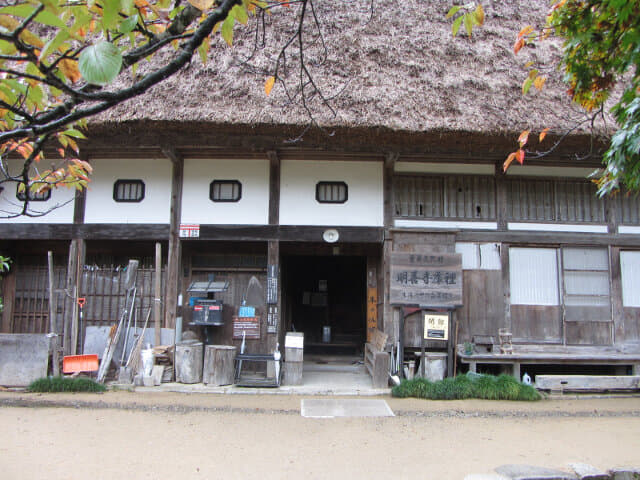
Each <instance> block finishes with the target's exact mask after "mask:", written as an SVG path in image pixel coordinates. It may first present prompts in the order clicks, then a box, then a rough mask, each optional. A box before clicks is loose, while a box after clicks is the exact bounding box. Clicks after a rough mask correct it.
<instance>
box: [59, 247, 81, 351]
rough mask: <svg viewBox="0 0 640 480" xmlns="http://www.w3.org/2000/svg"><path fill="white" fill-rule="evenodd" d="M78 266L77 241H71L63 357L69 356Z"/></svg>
mask: <svg viewBox="0 0 640 480" xmlns="http://www.w3.org/2000/svg"><path fill="white" fill-rule="evenodd" d="M77 264H78V240H71V243H70V244H69V257H68V261H67V278H66V282H65V290H66V293H65V297H64V322H63V327H62V347H63V350H64V354H65V355H71V339H72V335H71V324H72V317H73V312H74V308H75V307H74V305H75V304H76V296H75V287H76V272H77Z"/></svg>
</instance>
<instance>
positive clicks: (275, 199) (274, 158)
mask: <svg viewBox="0 0 640 480" xmlns="http://www.w3.org/2000/svg"><path fill="white" fill-rule="evenodd" d="M267 156H268V157H269V225H278V224H279V223H280V158H279V157H278V154H277V153H276V152H274V151H269V152H267Z"/></svg>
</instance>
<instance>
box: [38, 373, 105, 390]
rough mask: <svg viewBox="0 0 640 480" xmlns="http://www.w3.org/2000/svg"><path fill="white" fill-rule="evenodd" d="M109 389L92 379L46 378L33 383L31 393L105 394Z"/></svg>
mask: <svg viewBox="0 0 640 480" xmlns="http://www.w3.org/2000/svg"><path fill="white" fill-rule="evenodd" d="M106 390H107V388H106V387H105V386H104V385H102V384H100V383H97V382H96V381H95V380H92V379H90V378H82V377H76V378H71V377H45V378H39V379H38V380H35V381H33V382H31V384H30V385H29V391H30V392H37V393H57V392H104V391H106Z"/></svg>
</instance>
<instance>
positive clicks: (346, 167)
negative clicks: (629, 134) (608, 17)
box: [0, 0, 640, 381]
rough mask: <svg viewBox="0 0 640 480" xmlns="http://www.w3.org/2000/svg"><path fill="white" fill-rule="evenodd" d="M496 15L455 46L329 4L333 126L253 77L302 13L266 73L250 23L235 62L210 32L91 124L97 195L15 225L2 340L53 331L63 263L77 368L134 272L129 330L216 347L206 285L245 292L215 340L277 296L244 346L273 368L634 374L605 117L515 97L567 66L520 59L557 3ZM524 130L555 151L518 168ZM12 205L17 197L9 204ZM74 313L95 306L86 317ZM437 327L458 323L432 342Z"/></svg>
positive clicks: (312, 58) (555, 84) (635, 336)
mask: <svg viewBox="0 0 640 480" xmlns="http://www.w3.org/2000/svg"><path fill="white" fill-rule="evenodd" d="M355 3H357V2H355ZM484 3H486V5H485V12H486V19H485V25H484V26H482V27H479V28H475V29H474V31H473V36H472V37H471V38H469V37H468V36H466V35H459V36H457V37H453V36H452V34H451V23H452V22H451V20H450V19H446V18H445V15H446V13H447V10H448V8H449V5H447V2H422V1H418V0H408V1H403V2H386V3H385V4H384V5H382V4H378V2H374V4H375V5H374V7H375V8H374V9H373V10H371V9H370V8H369V7H370V4H369V3H368V2H363V4H364V5H362V6H356V5H354V2H338V1H329V0H324V1H318V2H316V4H317V5H316V9H317V14H318V17H319V19H320V23H321V25H322V29H323V30H322V31H323V35H324V40H325V45H326V48H327V52H326V58H321V56H322V55H321V54H320V53H319V51H318V50H317V47H309V48H310V50H309V52H310V53H309V65H310V68H311V70H312V72H313V75H314V79H315V80H316V82H317V85H318V86H319V88H320V90H321V91H322V93H323V94H324V95H325V96H326V97H332V98H331V100H330V104H331V106H332V108H333V109H334V112H332V111H331V109H329V108H327V107H326V106H325V105H324V104H323V102H322V101H321V100H320V99H319V95H318V94H316V95H311V96H310V98H309V108H310V111H311V115H312V117H310V116H309V113H308V112H307V111H306V110H305V109H304V108H303V107H302V106H301V105H300V102H299V101H298V102H297V101H295V100H296V99H295V98H294V99H293V100H294V101H289V99H288V98H287V96H286V92H285V89H284V88H283V87H282V85H281V84H280V83H277V84H276V86H275V87H274V89H273V91H272V92H271V94H270V95H269V96H267V95H265V92H264V89H263V85H264V81H265V79H266V74H263V73H260V70H259V69H258V68H249V65H248V63H251V62H254V63H255V64H257V66H258V67H261V68H273V61H274V59H275V55H276V54H277V52H278V49H279V48H280V47H281V46H282V44H283V42H284V41H285V40H286V38H287V34H288V33H291V31H292V29H293V24H294V22H293V19H294V18H295V15H296V12H295V9H293V8H292V9H289V10H288V11H286V12H283V13H282V15H280V14H274V15H272V16H271V18H268V19H267V20H266V25H267V29H266V40H265V42H266V45H265V46H264V51H263V50H259V51H258V53H257V54H256V55H255V56H254V57H252V58H249V59H248V57H249V55H250V54H251V51H252V49H253V39H254V37H255V32H254V31H252V30H251V27H242V26H236V32H235V34H236V36H235V40H234V47H233V48H229V47H227V46H226V45H224V42H223V41H222V40H221V39H219V38H218V39H216V41H214V45H213V46H212V48H211V51H210V52H209V61H208V63H206V64H204V65H203V64H202V62H201V61H200V60H199V59H197V58H194V60H193V61H192V63H191V65H190V66H189V67H188V68H186V69H185V71H183V72H180V73H179V74H178V75H175V76H174V77H172V78H170V79H168V80H167V81H165V82H164V83H162V84H160V85H158V86H156V87H154V88H152V89H150V90H149V91H148V92H147V93H146V94H144V95H142V96H140V97H137V98H135V99H133V100H131V101H129V102H128V103H125V104H122V105H119V106H117V107H116V108H114V109H113V110H111V111H109V112H107V113H105V114H103V115H102V116H100V117H98V118H94V119H92V120H91V122H90V125H89V129H88V134H87V136H88V140H87V141H84V142H82V144H81V155H82V158H84V159H86V160H88V161H89V162H90V163H91V164H92V166H93V168H94V173H93V175H92V179H91V183H90V186H89V188H88V189H87V190H86V191H83V192H80V193H75V192H73V191H69V190H66V189H58V190H54V191H52V192H51V194H50V195H47V196H46V197H44V198H42V199H38V201H33V202H31V208H32V209H33V211H34V212H36V211H44V210H47V209H49V208H51V207H52V206H59V208H56V209H55V210H53V211H51V212H50V213H48V214H47V215H45V216H42V217H19V218H11V219H2V220H0V249H1V252H2V254H4V255H7V256H9V257H11V259H12V262H13V263H12V269H11V271H10V272H9V273H8V274H5V275H4V277H3V278H2V282H1V289H2V296H3V298H4V311H3V312H2V323H1V326H2V332H5V333H47V332H48V331H49V330H50V318H49V303H48V295H49V294H48V283H47V252H48V251H52V252H53V257H54V269H55V283H56V285H55V288H56V292H58V293H57V294H56V295H57V296H58V299H57V309H56V318H55V319H54V322H53V324H54V325H55V328H56V329H57V331H58V332H60V334H61V336H62V339H63V345H64V350H65V352H66V353H70V352H72V351H73V352H80V351H81V348H82V347H81V341H82V335H83V332H82V329H83V328H85V327H87V326H111V325H112V324H114V322H116V321H117V320H118V318H119V316H120V311H121V309H122V302H123V291H124V290H123V288H124V287H123V284H124V282H125V279H124V277H125V276H126V272H123V269H124V267H125V266H126V265H127V262H128V260H129V259H138V260H139V261H140V268H139V271H138V275H137V285H138V290H137V291H138V293H137V295H138V296H137V299H136V301H137V304H136V305H137V306H136V308H137V313H136V314H137V316H138V318H144V317H145V316H146V314H147V311H148V310H149V309H150V308H153V306H154V304H155V303H156V300H157V301H158V302H160V303H161V305H162V312H163V313H162V318H163V320H162V322H163V326H164V327H167V328H174V327H175V326H176V320H177V318H179V319H180V320H179V321H181V323H182V330H183V331H186V330H189V329H192V330H195V331H196V333H199V334H201V332H199V331H198V328H197V327H193V326H189V323H191V322H193V318H192V317H193V309H192V308H191V306H190V303H193V300H192V298H195V297H196V296H198V295H195V294H192V293H190V292H189V287H190V286H191V285H192V284H193V283H194V282H204V281H210V280H214V281H216V282H218V281H222V282H228V289H226V291H223V292H219V293H217V294H216V296H215V298H216V299H218V300H220V301H221V302H222V305H223V309H222V312H223V313H222V315H223V317H224V318H223V325H221V326H219V327H216V328H214V329H212V333H211V335H212V339H211V340H212V341H213V342H214V343H217V344H224V345H236V346H238V345H239V344H240V339H239V338H240V337H239V336H238V332H237V331H235V330H234V328H235V327H236V326H235V323H236V322H235V321H234V317H237V315H238V309H239V308H240V307H241V306H243V300H248V299H247V296H249V297H251V294H250V293H248V292H249V291H251V290H252V291H253V295H254V296H255V292H256V291H257V292H260V299H261V300H260V301H259V302H256V301H255V300H253V301H251V303H252V304H253V305H252V306H253V307H255V308H256V313H255V316H256V317H257V318H258V323H257V326H256V327H255V328H254V329H253V330H252V331H251V335H247V348H248V349H249V351H251V352H264V353H270V352H273V350H274V348H275V346H276V343H279V344H280V345H281V346H282V345H283V344H284V335H285V333H286V332H288V331H294V330H295V331H298V332H303V333H304V339H305V340H304V341H305V351H313V352H315V353H318V354H333V353H345V352H348V353H354V354H360V355H362V353H363V352H364V350H365V343H366V342H367V341H368V340H369V341H371V340H372V339H373V336H375V337H376V339H378V340H379V339H380V338H381V336H380V333H383V334H385V335H386V336H387V337H386V342H384V343H383V344H382V345H379V347H382V348H381V349H380V351H384V352H387V353H390V352H391V351H392V349H393V351H394V352H396V353H395V354H394V355H395V357H394V358H396V359H397V355H398V354H397V352H398V350H400V351H401V352H404V353H403V354H401V357H402V360H404V361H409V360H411V359H413V357H414V356H416V354H418V353H421V350H422V349H424V351H427V352H429V351H437V352H449V354H451V352H452V351H453V348H454V345H460V348H459V349H458V352H457V353H458V354H459V356H458V358H457V361H456V363H457V366H456V368H457V370H458V371H466V369H467V367H469V368H472V369H473V368H478V369H480V370H485V371H492V370H495V369H497V368H499V365H498V366H496V365H495V364H501V363H502V364H507V365H508V366H512V367H514V370H513V371H514V372H515V373H518V371H519V370H518V368H522V366H523V365H529V364H531V365H534V366H533V367H528V368H529V371H530V372H531V371H533V372H535V371H555V370H559V371H574V370H575V371H580V372H587V373H612V374H614V373H615V374H630V373H632V371H637V368H638V367H637V365H638V364H640V202H639V201H638V199H637V197H635V196H628V195H626V194H625V192H621V193H620V194H618V195H616V196H612V197H605V198H599V197H598V196H597V195H596V186H595V185H594V184H593V183H592V181H591V180H590V179H589V178H588V177H589V175H590V174H591V173H592V172H594V170H597V169H598V168H599V167H600V166H601V163H600V162H601V153H602V151H603V146H606V142H607V140H606V135H607V134H610V133H611V132H608V131H607V130H606V129H605V127H607V126H609V127H610V126H611V125H613V124H612V123H609V124H608V125H604V124H603V125H600V124H597V125H596V134H597V136H596V137H595V139H594V137H592V135H591V132H590V131H589V130H588V129H587V126H588V125H586V124H585V123H584V119H585V117H584V112H582V111H581V110H580V109H578V108H577V107H575V106H572V105H571V103H570V99H569V98H568V96H567V93H566V87H565V86H564V85H563V84H562V83H561V82H560V80H559V78H556V77H560V75H561V73H560V72H557V71H554V70H553V69H552V70H551V71H550V74H549V79H548V80H547V84H546V86H545V88H544V89H543V90H542V91H532V92H531V93H529V94H528V95H526V96H524V95H523V94H522V81H523V80H524V79H525V77H526V69H524V67H523V66H524V64H525V63H526V62H527V61H530V60H532V61H536V62H540V63H542V64H546V65H550V64H552V62H553V60H554V59H555V58H557V56H558V54H559V48H558V45H557V44H553V43H551V44H549V45H547V46H545V47H527V48H524V49H523V51H522V52H521V53H520V54H519V55H518V56H515V55H514V53H513V43H514V40H515V36H516V34H517V32H518V31H519V30H520V29H521V28H522V27H523V26H525V25H527V24H531V23H535V22H537V23H539V22H540V21H541V19H544V14H545V12H546V9H547V8H548V5H547V2H546V1H543V0H536V1H514V2H484ZM243 29H244V30H243ZM314 48H316V50H313V49H314ZM320 60H323V62H320ZM256 72H259V73H256ZM138 74H144V67H142V68H141V70H140V72H138ZM290 75H291V76H292V77H295V74H293V73H292V72H290ZM118 81H119V82H120V83H121V84H126V82H128V81H130V79H128V78H122V79H119V80H118ZM289 82H293V83H289V86H290V88H295V80H291V79H289ZM291 85H293V87H292V86H291ZM532 90H535V89H532ZM298 100H299V99H298ZM581 122H582V123H581ZM309 125H311V126H310V127H309ZM576 126H577V127H576ZM546 127H549V128H550V133H549V136H548V137H547V138H546V139H545V140H544V142H543V143H541V144H538V142H537V132H540V131H541V130H542V129H544V128H546ZM524 129H531V131H532V134H531V138H532V140H531V142H530V145H529V147H530V149H531V150H539V151H544V150H547V149H550V148H551V147H552V146H553V145H554V144H555V142H557V141H560V140H561V142H560V144H559V146H558V147H557V148H556V149H555V150H553V152H552V153H550V154H549V155H546V156H542V157H539V158H538V157H537V156H536V155H535V154H532V155H529V157H528V158H527V160H526V161H525V164H524V165H518V164H516V165H513V166H512V167H510V168H509V169H508V171H507V172H506V173H505V172H503V162H504V161H505V159H506V157H507V155H508V154H509V153H510V152H511V151H513V150H514V149H516V148H517V141H516V140H517V138H518V135H519V133H520V132H521V131H522V130H524ZM603 135H604V136H603ZM534 137H536V138H534ZM292 139H294V140H296V141H291V140H292ZM589 153H590V155H587V154H589ZM16 195H17V193H16V191H12V190H11V189H5V190H4V191H2V193H1V194H0V203H1V204H2V210H10V209H11V206H12V205H15V204H16V202H19V200H17V199H16ZM158 243H159V244H160V245H161V249H162V273H161V275H162V279H161V280H162V292H161V296H160V298H157V297H156V295H155V293H154V281H155V278H156V273H155V267H154V258H155V252H156V244H158ZM253 278H255V279H256V280H257V282H256V281H255V280H252V279H253ZM250 284H253V287H250V286H249V285H250ZM76 297H82V298H85V304H84V306H83V307H82V309H81V310H82V315H81V317H82V318H81V320H78V319H77V318H76V320H75V321H74V319H73V317H74V315H75V316H76V317H78V315H79V312H78V308H77V306H76V303H75V298H76ZM180 302H181V303H182V306H180V305H179V304H180ZM248 303H249V302H247V304H248ZM256 303H258V304H256ZM74 312H75V313H74ZM430 314H436V315H437V314H445V315H446V316H447V317H448V316H450V320H448V321H450V323H449V324H447V325H444V326H442V331H440V330H438V329H437V328H436V329H435V330H434V329H433V328H431V329H430V332H431V333H434V332H435V331H436V330H438V331H437V332H436V333H435V335H426V333H427V332H426V330H428V329H429V326H428V325H426V323H425V322H426V321H427V320H425V317H428V316H429V315H430ZM236 320H237V318H236ZM72 327H73V328H76V329H79V332H78V331H76V332H74V331H73V328H72ZM327 327H328V328H327ZM376 331H377V332H376ZM499 332H500V333H502V335H503V337H504V338H502V340H505V339H507V337H510V340H511V344H512V350H511V352H512V353H511V352H505V351H504V349H503V350H500V342H501V338H500V333H499ZM439 335H440V336H443V337H444V338H438V336H439ZM425 337H427V338H425ZM76 338H77V341H72V339H73V340H75V339H76ZM382 338H384V337H382ZM445 339H446V340H445ZM507 340H508V339H507ZM465 342H467V343H468V344H473V345H471V347H473V348H472V350H471V351H468V352H466V353H465V352H464V351H463V350H464V348H463V347H462V346H463V345H464V344H465ZM503 343H504V342H503ZM507 343H508V341H507ZM504 346H505V345H503V347H504ZM525 347H526V348H525ZM507 349H508V345H507ZM376 350H378V349H377V347H376ZM519 352H520V353H519ZM508 355H511V357H508ZM396 361H397V360H396ZM449 363H450V365H449V369H450V370H449V374H452V370H451V361H450V362H449ZM536 369H537V370H536ZM554 369H555V370H554ZM400 373H402V372H400ZM385 375H386V374H385ZM385 381H386V376H385Z"/></svg>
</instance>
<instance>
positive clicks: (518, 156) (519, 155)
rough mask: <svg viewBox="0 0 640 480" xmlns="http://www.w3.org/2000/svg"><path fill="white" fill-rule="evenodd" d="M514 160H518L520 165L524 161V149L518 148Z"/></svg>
mask: <svg viewBox="0 0 640 480" xmlns="http://www.w3.org/2000/svg"><path fill="white" fill-rule="evenodd" d="M516 160H518V163H519V164H520V165H522V164H523V163H524V150H522V149H520V150H518V152H517V154H516Z"/></svg>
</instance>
